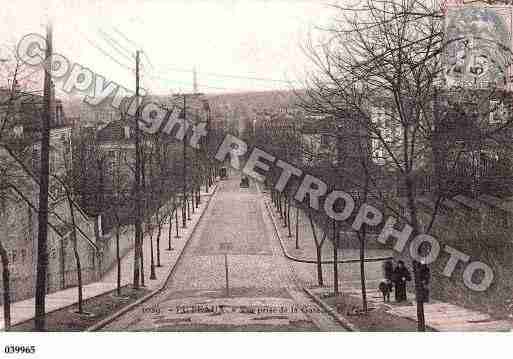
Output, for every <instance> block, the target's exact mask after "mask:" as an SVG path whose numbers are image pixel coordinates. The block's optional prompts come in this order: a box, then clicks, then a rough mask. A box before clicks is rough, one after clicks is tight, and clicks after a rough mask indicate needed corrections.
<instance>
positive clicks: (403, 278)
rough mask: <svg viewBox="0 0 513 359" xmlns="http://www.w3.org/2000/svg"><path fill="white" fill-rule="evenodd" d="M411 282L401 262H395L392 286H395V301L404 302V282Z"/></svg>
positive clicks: (406, 269) (408, 273) (408, 272)
mask: <svg viewBox="0 0 513 359" xmlns="http://www.w3.org/2000/svg"><path fill="white" fill-rule="evenodd" d="M410 280H411V275H410V271H409V270H408V268H406V267H405V265H404V262H403V261H398V262H397V267H396V268H395V270H394V284H395V300H396V301H397V302H403V301H406V300H407V298H406V282H409V281H410Z"/></svg>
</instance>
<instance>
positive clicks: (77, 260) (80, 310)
mask: <svg viewBox="0 0 513 359" xmlns="http://www.w3.org/2000/svg"><path fill="white" fill-rule="evenodd" d="M68 191H69V190H68V189H66V192H67V196H68V205H69V211H70V217H71V225H72V229H71V236H72V239H73V254H74V256H75V263H76V266H77V281H78V313H83V303H82V301H83V291H82V265H81V263H80V255H79V253H78V245H77V244H78V243H77V227H76V221H75V209H74V208H73V202H72V200H71V194H70V193H69V192H68Z"/></svg>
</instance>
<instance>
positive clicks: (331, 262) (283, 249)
mask: <svg viewBox="0 0 513 359" xmlns="http://www.w3.org/2000/svg"><path fill="white" fill-rule="evenodd" d="M265 207H266V208H267V211H268V213H269V216H270V217H271V219H272V222H273V226H274V230H275V231H276V235H277V236H278V240H279V241H280V247H281V249H282V251H283V255H284V256H285V257H286V258H288V259H290V260H292V261H294V262H300V263H308V264H317V261H314V260H309V259H302V258H297V257H294V256H292V255H290V254H289V253H288V252H287V249H286V248H285V244H284V243H283V239H282V238H281V234H280V231H279V230H278V225H277V224H276V219H275V218H274V214H273V211H272V208H270V205H269V202H268V201H265ZM387 259H393V257H376V258H365V259H364V262H380V261H385V260H387ZM359 262H360V259H359V258H358V259H341V260H339V261H337V263H339V264H347V263H359ZM321 264H333V261H321Z"/></svg>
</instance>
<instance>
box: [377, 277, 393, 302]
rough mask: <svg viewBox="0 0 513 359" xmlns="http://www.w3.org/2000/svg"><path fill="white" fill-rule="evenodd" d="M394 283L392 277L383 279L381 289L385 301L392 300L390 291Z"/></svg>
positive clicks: (380, 284)
mask: <svg viewBox="0 0 513 359" xmlns="http://www.w3.org/2000/svg"><path fill="white" fill-rule="evenodd" d="M392 289H393V284H392V281H391V280H390V279H383V280H381V282H380V283H379V290H380V291H381V293H382V294H383V302H390V293H391V292H392Z"/></svg>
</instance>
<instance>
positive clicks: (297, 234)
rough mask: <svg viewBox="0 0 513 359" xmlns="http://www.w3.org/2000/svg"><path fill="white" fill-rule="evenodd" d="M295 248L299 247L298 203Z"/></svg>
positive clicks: (297, 208)
mask: <svg viewBox="0 0 513 359" xmlns="http://www.w3.org/2000/svg"><path fill="white" fill-rule="evenodd" d="M296 205H297V203H296ZM296 249H299V205H298V206H297V207H296Z"/></svg>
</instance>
